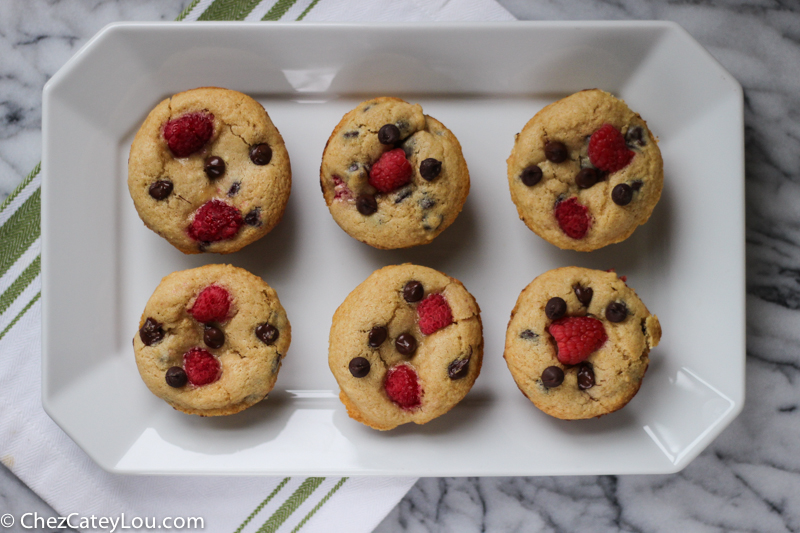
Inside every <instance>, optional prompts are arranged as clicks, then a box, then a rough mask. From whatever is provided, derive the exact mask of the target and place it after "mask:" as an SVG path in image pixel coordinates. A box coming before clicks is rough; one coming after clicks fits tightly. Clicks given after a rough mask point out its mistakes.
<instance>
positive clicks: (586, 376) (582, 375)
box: [578, 362, 594, 390]
mask: <svg viewBox="0 0 800 533" xmlns="http://www.w3.org/2000/svg"><path fill="white" fill-rule="evenodd" d="M592 387H594V369H592V365H591V364H590V363H586V362H583V363H581V364H579V365H578V388H579V389H580V390H586V389H591V388H592Z"/></svg>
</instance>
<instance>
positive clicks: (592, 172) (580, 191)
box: [508, 89, 664, 251]
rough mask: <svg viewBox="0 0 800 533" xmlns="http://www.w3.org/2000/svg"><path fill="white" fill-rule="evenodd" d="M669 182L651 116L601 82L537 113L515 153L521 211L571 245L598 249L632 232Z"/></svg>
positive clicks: (514, 188) (512, 181)
mask: <svg viewBox="0 0 800 533" xmlns="http://www.w3.org/2000/svg"><path fill="white" fill-rule="evenodd" d="M663 181H664V170H663V162H662V159H661V151H660V150H659V149H658V145H657V140H656V138H655V137H654V136H653V134H652V133H651V132H650V130H649V129H648V128H647V124H646V123H645V121H644V120H642V118H641V117H640V116H639V115H638V114H636V113H634V112H633V111H631V110H630V109H628V106H627V105H625V102H623V101H622V100H619V99H617V98H615V97H614V96H612V95H610V94H609V93H607V92H604V91H601V90H599V89H591V90H586V91H581V92H579V93H575V94H573V95H571V96H568V97H566V98H563V99H561V100H559V101H557V102H554V103H552V104H550V105H548V106H547V107H545V108H544V109H542V110H541V111H539V112H538V113H536V115H535V116H534V117H533V118H532V119H531V120H530V121H529V122H528V123H527V124H526V125H525V127H524V128H523V129H522V132H520V133H519V134H518V135H517V137H516V142H515V143H514V149H513V150H512V151H511V156H510V157H509V158H508V184H509V187H510V189H511V199H512V200H513V201H514V203H515V204H516V206H517V211H518V212H519V217H520V218H521V219H522V220H523V221H524V222H525V224H526V225H527V226H528V227H529V228H530V229H531V230H533V231H534V232H535V233H536V234H537V235H539V236H540V237H542V238H543V239H545V240H546V241H548V242H550V243H552V244H555V245H556V246H558V247H559V248H563V249H571V250H579V251H591V250H596V249H598V248H602V247H603V246H606V245H607V244H612V243H616V242H620V241H623V240H625V239H627V238H628V237H630V235H631V234H632V233H633V231H634V230H635V229H636V228H637V227H638V226H639V225H641V224H644V223H645V222H647V220H648V218H650V214H651V213H652V212H653V208H654V207H655V205H656V203H657V202H658V200H659V198H660V197H661V189H662V186H663Z"/></svg>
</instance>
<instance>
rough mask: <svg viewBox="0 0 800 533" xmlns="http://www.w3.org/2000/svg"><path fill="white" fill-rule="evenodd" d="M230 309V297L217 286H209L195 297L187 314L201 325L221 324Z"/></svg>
mask: <svg viewBox="0 0 800 533" xmlns="http://www.w3.org/2000/svg"><path fill="white" fill-rule="evenodd" d="M230 308H231V296H230V294H228V291H226V290H225V289H223V288H222V287H220V286H219V285H209V286H208V287H206V288H205V289H203V290H202V291H200V294H198V295H197V299H196V300H195V301H194V305H192V308H191V309H189V314H190V315H192V316H193V317H194V319H195V320H197V321H198V322H201V323H203V324H208V323H209V322H223V321H224V320H225V319H226V318H227V317H228V311H229V310H230Z"/></svg>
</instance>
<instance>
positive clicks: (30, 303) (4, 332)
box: [0, 291, 42, 339]
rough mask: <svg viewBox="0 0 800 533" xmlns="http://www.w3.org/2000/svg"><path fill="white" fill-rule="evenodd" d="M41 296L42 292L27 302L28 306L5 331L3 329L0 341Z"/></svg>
mask: <svg viewBox="0 0 800 533" xmlns="http://www.w3.org/2000/svg"><path fill="white" fill-rule="evenodd" d="M41 296H42V291H39V292H37V293H36V296H34V297H33V300H31V301H30V302H28V305H26V306H25V308H24V309H23V310H22V311H20V312H19V314H18V315H17V316H15V317H14V320H12V321H11V324H9V325H8V326H6V329H4V330H3V332H2V333H0V339H2V338H3V337H4V336H5V334H6V333H8V330H10V329H11V328H13V327H14V324H16V323H17V321H18V320H19V319H20V318H22V315H24V314H25V313H26V312H27V311H28V309H30V308H31V307H32V306H33V304H35V303H36V300H38V299H39V298H40V297H41Z"/></svg>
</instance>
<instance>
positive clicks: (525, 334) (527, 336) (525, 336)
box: [519, 329, 539, 341]
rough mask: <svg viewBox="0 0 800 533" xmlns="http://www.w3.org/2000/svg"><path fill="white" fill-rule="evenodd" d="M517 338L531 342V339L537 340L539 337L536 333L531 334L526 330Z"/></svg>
mask: <svg viewBox="0 0 800 533" xmlns="http://www.w3.org/2000/svg"><path fill="white" fill-rule="evenodd" d="M519 337H520V338H521V339H525V340H526V341H532V340H533V339H537V338H539V335H537V334H536V333H534V332H532V331H531V330H529V329H526V330H523V331H522V333H520V334H519Z"/></svg>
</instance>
